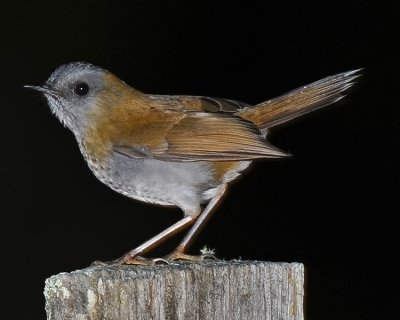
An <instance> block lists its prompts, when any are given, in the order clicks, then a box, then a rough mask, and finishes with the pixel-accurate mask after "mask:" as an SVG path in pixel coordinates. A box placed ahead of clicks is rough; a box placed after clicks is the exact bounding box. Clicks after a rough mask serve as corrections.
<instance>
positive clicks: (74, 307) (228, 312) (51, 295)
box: [44, 261, 304, 320]
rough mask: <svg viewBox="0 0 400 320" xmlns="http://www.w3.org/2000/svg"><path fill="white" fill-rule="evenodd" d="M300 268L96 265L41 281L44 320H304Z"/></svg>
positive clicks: (293, 265)
mask: <svg viewBox="0 0 400 320" xmlns="http://www.w3.org/2000/svg"><path fill="white" fill-rule="evenodd" d="M303 281H304V268H303V265H302V264H300V263H271V262H261V261H205V262H202V263H187V262H180V263H174V264H170V265H156V266H115V265H114V266H94V267H89V268H86V269H83V270H77V271H74V272H71V273H60V274H58V275H55V276H52V277H50V278H48V279H47V280H46V286H45V290H44V295H45V297H46V312H47V319H48V320H67V319H68V320H72V319H76V320H83V319H85V320H86V319H90V320H100V319H102V320H103V319H118V320H120V319H121V320H125V319H207V320H210V319H227V320H228V319H229V320H232V319H251V320H261V319H268V320H303V294H304V291H303Z"/></svg>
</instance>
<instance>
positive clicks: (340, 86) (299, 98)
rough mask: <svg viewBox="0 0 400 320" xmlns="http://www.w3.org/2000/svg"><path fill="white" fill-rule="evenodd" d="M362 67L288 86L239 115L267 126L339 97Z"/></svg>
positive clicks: (297, 115) (289, 118) (309, 110)
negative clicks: (287, 88) (298, 86)
mask: <svg viewBox="0 0 400 320" xmlns="http://www.w3.org/2000/svg"><path fill="white" fill-rule="evenodd" d="M360 70H362V69H357V70H352V71H348V72H343V73H339V74H336V75H334V76H330V77H327V78H324V79H322V80H319V81H316V82H314V83H311V84H309V85H306V86H303V87H300V88H297V89H295V90H292V91H290V92H288V93H286V94H284V95H281V96H279V97H277V98H274V99H271V100H268V101H265V102H262V103H260V104H258V105H256V106H254V107H249V108H245V109H242V110H241V111H240V112H239V114H240V116H241V117H242V118H244V119H246V120H249V121H252V122H253V123H254V124H255V125H257V126H258V127H259V128H260V129H261V130H267V129H269V128H271V127H275V126H277V125H279V124H282V123H285V122H287V121H290V120H292V119H294V118H297V117H299V116H302V115H304V114H306V113H309V112H311V111H314V110H317V109H320V108H322V107H324V106H327V105H330V104H332V103H334V102H336V101H339V100H340V99H342V98H343V97H344V96H345V95H344V93H343V92H344V91H345V90H347V89H348V88H350V87H351V86H352V85H353V84H354V82H353V81H354V79H356V78H358V77H359V76H360V75H361V74H360V73H359V72H360Z"/></svg>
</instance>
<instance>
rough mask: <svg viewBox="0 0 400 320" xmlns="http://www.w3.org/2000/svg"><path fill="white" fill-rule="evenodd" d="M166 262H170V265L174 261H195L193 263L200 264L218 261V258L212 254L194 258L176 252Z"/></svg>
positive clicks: (168, 256)
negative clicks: (206, 261) (201, 262)
mask: <svg viewBox="0 0 400 320" xmlns="http://www.w3.org/2000/svg"><path fill="white" fill-rule="evenodd" d="M163 259H164V260H166V261H168V262H169V263H172V262H174V261H193V262H200V261H204V260H210V259H212V260H217V257H216V256H214V255H211V254H202V255H200V256H194V255H189V254H185V253H183V252H180V251H174V252H172V253H170V254H168V255H166V256H165V257H164V258H163Z"/></svg>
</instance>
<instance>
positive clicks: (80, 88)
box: [73, 82, 89, 97]
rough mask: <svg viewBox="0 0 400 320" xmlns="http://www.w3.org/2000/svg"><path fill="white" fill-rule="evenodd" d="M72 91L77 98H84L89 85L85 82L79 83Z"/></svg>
mask: <svg viewBox="0 0 400 320" xmlns="http://www.w3.org/2000/svg"><path fill="white" fill-rule="evenodd" d="M73 90H74V92H75V94H77V95H78V96H81V97H82V96H86V95H87V94H88V92H89V85H88V84H87V83H85V82H79V83H77V84H76V85H75V86H74V89H73Z"/></svg>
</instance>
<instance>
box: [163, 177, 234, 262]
mask: <svg viewBox="0 0 400 320" xmlns="http://www.w3.org/2000/svg"><path fill="white" fill-rule="evenodd" d="M225 192H226V184H223V185H222V186H220V187H219V189H218V191H217V193H216V195H215V196H214V198H212V199H211V200H210V202H209V203H208V205H207V206H206V207H205V208H204V210H203V211H202V212H201V214H200V215H199V216H198V218H197V220H196V222H195V223H194V225H193V226H192V228H191V229H190V230H189V232H188V233H187V234H186V236H185V237H184V238H183V240H182V241H181V243H180V244H179V245H178V246H177V247H176V248H175V250H174V251H173V252H171V253H170V254H169V255H167V256H166V257H164V259H165V260H166V261H174V260H195V261H196V260H203V257H202V256H191V255H187V254H186V253H185V251H186V250H187V249H188V248H189V247H190V245H191V244H192V243H193V241H194V240H195V238H196V236H198V234H199V232H200V231H201V230H202V229H203V227H204V226H205V225H206V223H207V222H208V220H210V218H211V216H212V214H213V213H214V212H215V209H216V208H217V206H218V204H220V202H221V200H222V198H223V195H224V194H225Z"/></svg>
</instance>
